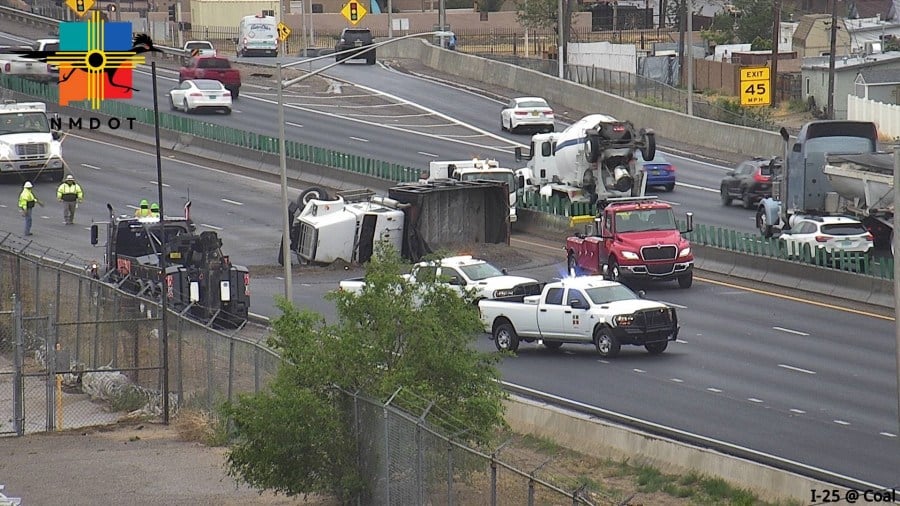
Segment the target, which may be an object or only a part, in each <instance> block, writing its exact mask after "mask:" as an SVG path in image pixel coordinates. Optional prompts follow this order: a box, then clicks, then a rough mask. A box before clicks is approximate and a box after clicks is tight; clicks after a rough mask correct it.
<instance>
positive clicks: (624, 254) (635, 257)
mask: <svg viewBox="0 0 900 506" xmlns="http://www.w3.org/2000/svg"><path fill="white" fill-rule="evenodd" d="M622 258H625V259H627V260H638V259H639V258H640V257H639V256H638V254H637V253H635V252H633V251H623V252H622Z"/></svg>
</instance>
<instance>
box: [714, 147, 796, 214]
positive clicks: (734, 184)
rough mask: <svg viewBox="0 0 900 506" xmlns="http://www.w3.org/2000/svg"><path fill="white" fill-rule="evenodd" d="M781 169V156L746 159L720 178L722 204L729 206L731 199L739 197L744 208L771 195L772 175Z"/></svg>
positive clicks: (750, 206) (748, 207) (749, 207)
mask: <svg viewBox="0 0 900 506" xmlns="http://www.w3.org/2000/svg"><path fill="white" fill-rule="evenodd" d="M778 169H781V158H778V157H775V158H760V157H756V158H754V159H752V160H746V161H743V162H741V163H740V164H738V166H737V167H736V168H735V169H734V170H732V171H729V172H728V174H726V175H725V177H724V178H723V179H722V184H721V185H720V187H719V194H720V196H721V197H722V205H723V206H729V205H731V201H732V200H733V199H740V200H741V203H742V204H743V205H744V209H751V208H752V207H753V204H754V203H756V202H759V201H760V200H762V199H764V198H766V197H771V196H772V176H774V175H775V171H776V170H778Z"/></svg>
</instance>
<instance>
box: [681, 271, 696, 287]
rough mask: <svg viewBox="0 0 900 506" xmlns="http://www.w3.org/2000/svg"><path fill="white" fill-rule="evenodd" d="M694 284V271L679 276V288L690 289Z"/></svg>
mask: <svg viewBox="0 0 900 506" xmlns="http://www.w3.org/2000/svg"><path fill="white" fill-rule="evenodd" d="M693 284H694V271H690V272H688V273H687V274H682V275H681V276H678V288H690V287H691V285H693Z"/></svg>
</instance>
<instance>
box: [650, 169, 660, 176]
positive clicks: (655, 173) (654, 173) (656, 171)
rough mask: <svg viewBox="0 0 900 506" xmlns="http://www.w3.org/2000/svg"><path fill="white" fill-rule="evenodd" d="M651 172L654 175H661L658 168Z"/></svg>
mask: <svg viewBox="0 0 900 506" xmlns="http://www.w3.org/2000/svg"><path fill="white" fill-rule="evenodd" d="M650 173H651V174H653V175H654V176H658V175H659V171H658V170H651V171H650Z"/></svg>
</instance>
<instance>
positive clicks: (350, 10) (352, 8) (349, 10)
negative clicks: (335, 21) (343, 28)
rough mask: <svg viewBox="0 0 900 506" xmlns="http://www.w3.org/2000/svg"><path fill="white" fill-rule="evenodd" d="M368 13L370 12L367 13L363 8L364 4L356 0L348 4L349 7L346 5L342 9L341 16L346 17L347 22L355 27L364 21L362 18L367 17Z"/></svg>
mask: <svg viewBox="0 0 900 506" xmlns="http://www.w3.org/2000/svg"><path fill="white" fill-rule="evenodd" d="M368 12H369V11H367V10H366V8H365V7H363V4H361V3H359V2H357V1H355V0H352V1H350V2H347V5H345V6H344V8H343V9H341V14H343V15H344V17H345V18H347V21H349V22H350V24H352V25H353V26H356V25H357V23H359V22H360V21H362V18H364V17H366V14H367V13H368Z"/></svg>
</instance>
